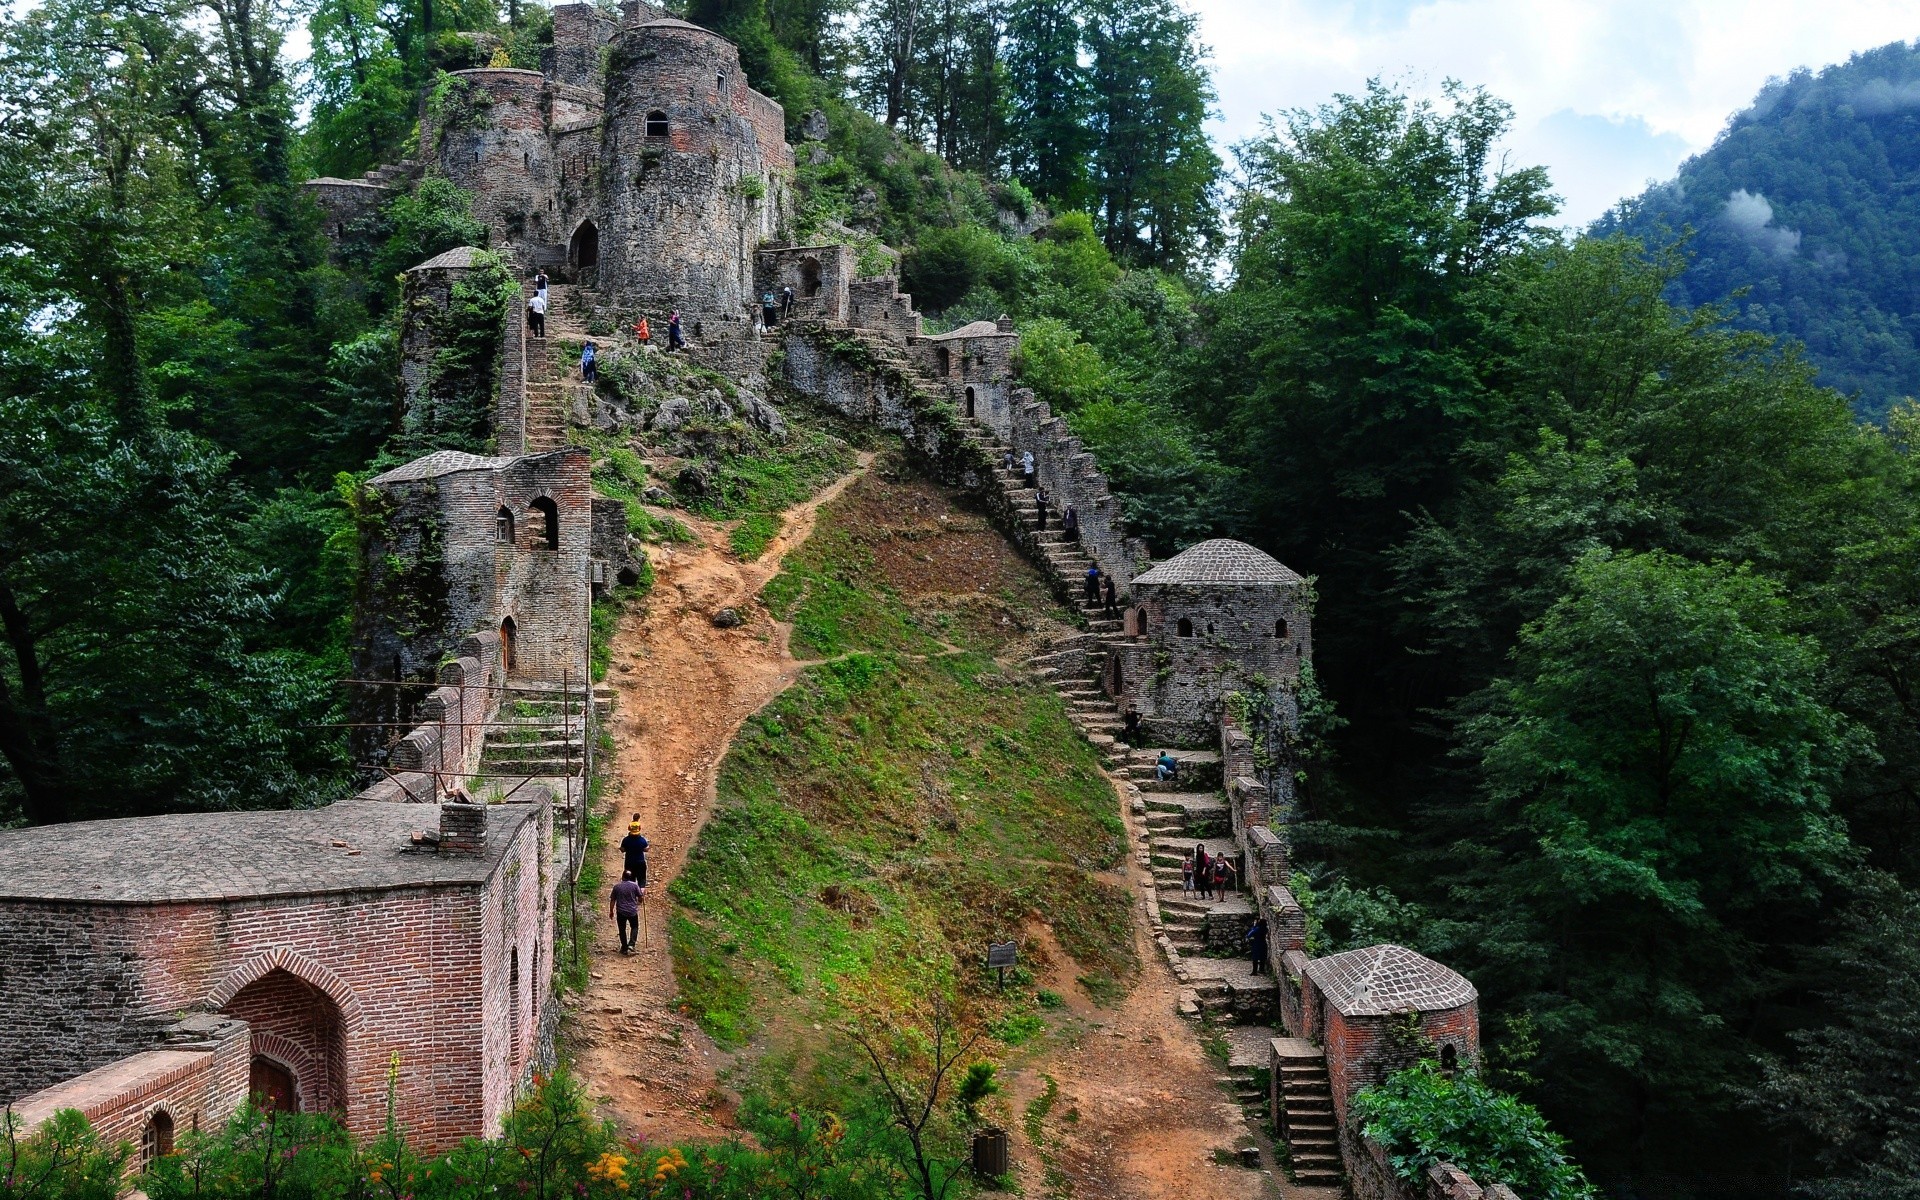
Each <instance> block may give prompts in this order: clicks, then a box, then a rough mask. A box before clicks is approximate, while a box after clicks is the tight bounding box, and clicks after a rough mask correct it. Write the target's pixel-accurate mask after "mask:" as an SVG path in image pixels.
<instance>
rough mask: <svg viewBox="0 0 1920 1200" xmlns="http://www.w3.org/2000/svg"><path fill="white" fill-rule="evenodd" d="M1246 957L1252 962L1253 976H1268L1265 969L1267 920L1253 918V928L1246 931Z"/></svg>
mask: <svg viewBox="0 0 1920 1200" xmlns="http://www.w3.org/2000/svg"><path fill="white" fill-rule="evenodd" d="M1247 955H1248V957H1250V958H1251V959H1252V960H1253V973H1254V974H1255V975H1265V974H1268V968H1267V919H1266V918H1265V917H1255V918H1254V919H1253V927H1252V928H1251V929H1249V930H1247Z"/></svg>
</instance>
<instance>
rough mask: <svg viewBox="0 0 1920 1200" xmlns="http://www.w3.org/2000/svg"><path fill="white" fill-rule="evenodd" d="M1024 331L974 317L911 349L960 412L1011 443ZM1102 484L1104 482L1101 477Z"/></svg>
mask: <svg viewBox="0 0 1920 1200" xmlns="http://www.w3.org/2000/svg"><path fill="white" fill-rule="evenodd" d="M1019 350H1020V335H1019V334H1017V333H1015V332H1014V330H1013V322H1012V321H1010V320H1004V319H1003V320H1001V321H999V322H995V321H975V322H973V323H972V324H970V325H963V326H961V327H960V328H959V329H955V330H953V331H951V332H949V333H938V334H934V335H932V336H931V337H924V338H916V339H913V340H911V341H910V342H909V343H908V353H909V354H910V355H911V356H912V357H913V361H914V363H915V364H916V365H918V366H919V368H920V369H921V370H922V371H925V372H926V373H927V374H928V375H931V376H932V377H933V378H934V379H936V380H938V381H939V382H941V383H943V384H945V385H946V388H947V391H948V392H949V393H950V394H951V395H952V396H953V402H954V404H955V405H956V406H958V407H959V409H960V411H961V414H962V415H964V416H966V417H969V418H971V419H973V420H976V421H980V422H982V423H983V424H985V425H986V426H987V428H989V429H991V430H993V431H994V433H996V434H997V435H999V436H1000V438H1001V439H1002V440H1007V441H1009V442H1011V439H1012V438H1013V405H1014V396H1015V392H1016V389H1015V387H1014V384H1013V359H1014V355H1015V354H1017V353H1019ZM1103 482H1104V481H1103Z"/></svg>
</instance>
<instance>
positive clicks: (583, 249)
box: [567, 221, 600, 267]
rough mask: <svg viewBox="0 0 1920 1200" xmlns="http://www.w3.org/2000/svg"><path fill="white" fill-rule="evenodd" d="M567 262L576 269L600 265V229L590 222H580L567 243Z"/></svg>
mask: <svg viewBox="0 0 1920 1200" xmlns="http://www.w3.org/2000/svg"><path fill="white" fill-rule="evenodd" d="M567 261H568V262H570V263H572V264H573V265H574V266H576V267H597V266H599V265H600V229H599V227H598V226H596V225H595V224H594V223H593V222H592V221H582V222H580V228H578V229H576V230H574V231H573V238H572V240H571V241H569V242H568V243H567Z"/></svg>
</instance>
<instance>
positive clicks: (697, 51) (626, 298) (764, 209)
mask: <svg viewBox="0 0 1920 1200" xmlns="http://www.w3.org/2000/svg"><path fill="white" fill-rule="evenodd" d="M605 86H606V91H605V94H606V105H607V107H606V113H605V118H604V121H605V124H604V130H603V134H602V139H601V150H600V188H599V191H600V196H601V203H602V212H603V216H602V219H601V220H600V221H599V224H598V230H597V235H598V260H599V270H598V283H599V287H600V291H601V299H602V301H603V303H605V304H607V305H608V306H609V307H611V308H613V309H615V310H617V311H618V312H620V313H622V314H628V313H644V314H648V315H650V316H652V317H653V318H654V320H655V321H656V323H658V322H660V321H661V320H662V319H663V318H664V317H665V316H666V314H667V313H668V312H670V311H672V310H675V309H678V310H679V311H680V313H681V317H682V327H683V328H684V329H685V331H686V333H687V336H688V338H689V340H690V341H692V342H693V343H694V344H695V345H696V346H700V345H708V346H712V347H713V348H714V349H715V350H716V351H717V353H716V355H715V358H716V361H720V362H723V363H728V362H732V361H734V360H735V359H744V358H746V357H752V356H755V352H756V351H757V346H755V344H754V341H753V337H752V313H753V311H754V309H755V308H756V307H757V301H758V297H757V296H756V295H755V294H754V292H753V290H752V289H753V283H754V279H753V274H754V262H753V257H754V256H753V253H752V250H753V247H755V246H757V245H759V244H761V243H763V242H767V241H773V240H777V239H778V237H779V235H780V232H781V229H782V227H783V226H784V224H785V223H786V219H787V217H788V215H789V214H790V212H791V206H792V202H791V189H792V178H793V152H792V150H791V149H790V148H789V147H788V146H787V144H786V141H785V138H784V129H785V118H784V116H782V115H779V106H778V105H777V104H774V103H773V101H771V100H768V99H767V98H766V97H764V96H760V95H759V94H758V93H756V92H754V91H753V89H751V88H749V87H748V86H747V83H746V75H745V72H744V71H743V70H742V69H741V66H740V55H739V52H738V50H737V49H736V48H735V47H734V45H733V43H731V42H729V41H728V40H727V39H725V38H723V37H721V36H720V35H719V34H717V33H714V32H712V31H711V30H707V29H702V28H701V27H700V26H698V25H693V24H690V23H689V22H686V21H678V20H672V19H662V20H650V21H644V22H641V23H638V24H633V25H624V26H622V28H621V29H620V31H619V33H618V34H617V35H616V36H615V38H614V40H613V42H612V43H611V47H610V49H609V51H608V57H607V76H606V85H605Z"/></svg>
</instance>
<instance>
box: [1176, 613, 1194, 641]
mask: <svg viewBox="0 0 1920 1200" xmlns="http://www.w3.org/2000/svg"><path fill="white" fill-rule="evenodd" d="M1174 632H1176V633H1178V634H1179V635H1180V636H1181V637H1192V636H1193V622H1192V621H1189V620H1187V619H1186V618H1185V617H1181V618H1180V624H1179V625H1177V626H1175V627H1174Z"/></svg>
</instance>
